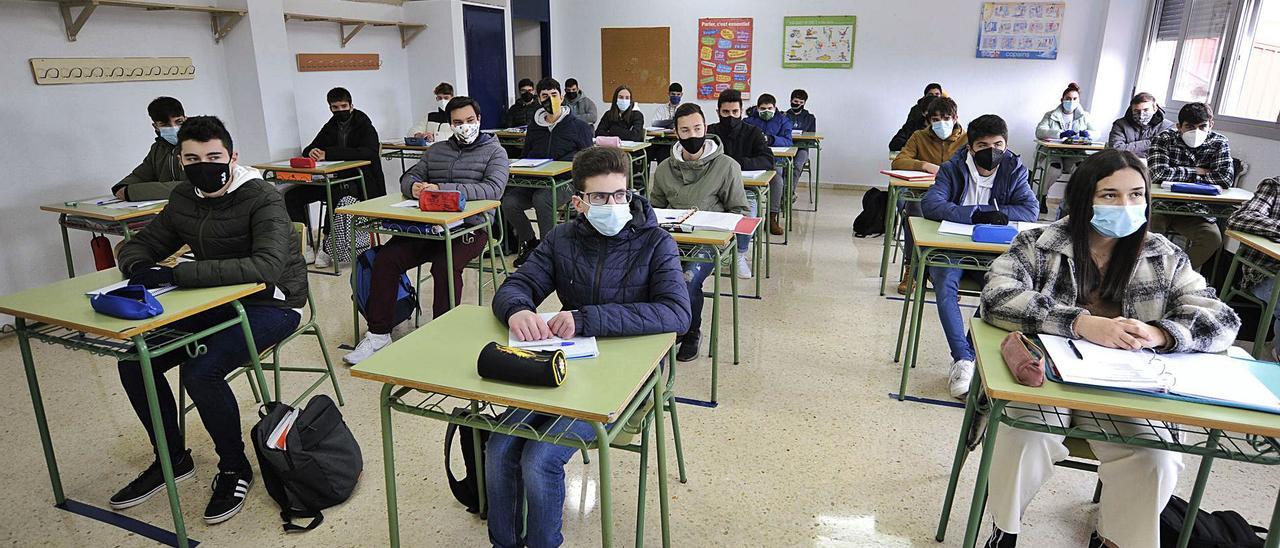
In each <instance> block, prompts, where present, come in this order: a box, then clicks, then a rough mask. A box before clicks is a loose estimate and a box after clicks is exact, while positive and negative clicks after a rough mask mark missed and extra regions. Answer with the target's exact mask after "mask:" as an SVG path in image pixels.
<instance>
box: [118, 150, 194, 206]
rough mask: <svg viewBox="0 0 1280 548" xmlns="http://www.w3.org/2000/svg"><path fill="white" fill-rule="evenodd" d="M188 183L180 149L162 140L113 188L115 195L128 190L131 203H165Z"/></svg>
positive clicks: (127, 195)
mask: <svg viewBox="0 0 1280 548" xmlns="http://www.w3.org/2000/svg"><path fill="white" fill-rule="evenodd" d="M185 180H187V174H186V172H185V171H183V170H182V162H181V161H179V160H178V147H177V146H176V145H171V144H169V141H166V140H164V139H162V138H160V137H156V141H155V142H154V143H151V149H150V150H148V151H147V156H146V158H143V159H142V163H140V164H138V167H135V168H133V171H132V172H130V173H129V174H128V175H125V177H124V178H123V179H120V182H118V183H116V184H115V186H112V187H111V193H112V194H115V193H116V192H119V191H120V189H121V188H124V189H125V199H128V200H136V201H141V200H164V199H166V198H168V197H169V193H170V192H173V188H174V187H176V186H178V183H181V182H182V181H185Z"/></svg>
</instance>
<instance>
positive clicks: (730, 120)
mask: <svg viewBox="0 0 1280 548" xmlns="http://www.w3.org/2000/svg"><path fill="white" fill-rule="evenodd" d="M720 123H721V124H724V127H726V128H729V129H738V126H740V125H742V118H734V117H732V116H721V117H720Z"/></svg>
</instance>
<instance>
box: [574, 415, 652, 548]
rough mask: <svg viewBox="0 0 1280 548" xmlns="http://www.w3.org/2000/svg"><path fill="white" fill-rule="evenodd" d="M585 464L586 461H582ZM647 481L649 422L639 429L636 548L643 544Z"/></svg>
mask: <svg viewBox="0 0 1280 548" xmlns="http://www.w3.org/2000/svg"><path fill="white" fill-rule="evenodd" d="M583 464H586V463H583ZM648 482H649V423H645V425H644V428H641V429H640V486H639V487H637V489H636V492H637V495H636V548H641V547H643V546H644V507H645V504H644V503H645V495H646V493H645V488H646V487H647V486H646V485H645V484H646V483H648Z"/></svg>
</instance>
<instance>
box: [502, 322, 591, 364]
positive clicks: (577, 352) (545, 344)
mask: <svg viewBox="0 0 1280 548" xmlns="http://www.w3.org/2000/svg"><path fill="white" fill-rule="evenodd" d="M556 314H558V312H543V313H541V314H538V316H539V317H541V318H542V321H551V318H552V317H554V316H555V315H556ZM507 346H513V347H515V348H523V349H525V350H563V351H564V357H565V358H566V359H570V360H576V359H579V358H594V357H596V356H599V355H600V347H599V346H598V345H597V344H596V338H595V337H574V338H572V339H561V338H560V337H555V336H553V337H551V338H549V339H543V340H540V341H522V340H520V339H517V338H516V335H515V333H512V332H511V331H510V330H508V331H507Z"/></svg>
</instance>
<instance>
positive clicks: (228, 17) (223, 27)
mask: <svg viewBox="0 0 1280 548" xmlns="http://www.w3.org/2000/svg"><path fill="white" fill-rule="evenodd" d="M37 1H42V2H50V3H56V4H58V9H59V11H61V12H62V24H63V26H64V27H66V31H67V41H69V42H75V41H76V35H77V34H80V29H82V28H84V24H85V22H86V21H88V20H89V16H91V15H93V12H94V10H96V9H98V7H99V6H110V7H114V8H134V9H141V10H146V11H190V12H196V13H207V14H209V21H210V26H211V27H212V29H213V42H214V43H215V44H216V43H219V42H221V41H222V39H223V38H226V37H227V33H229V32H231V29H232V28H233V27H235V26H236V23H239V22H240V20H241V19H243V18H244V15H245V13H247V12H246V11H245V10H238V9H227V8H215V7H213V6H190V5H185V4H165V3H161V2H143V1H141V0H37ZM75 8H80V12H79V13H72V12H71V10H73V9H75Z"/></svg>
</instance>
